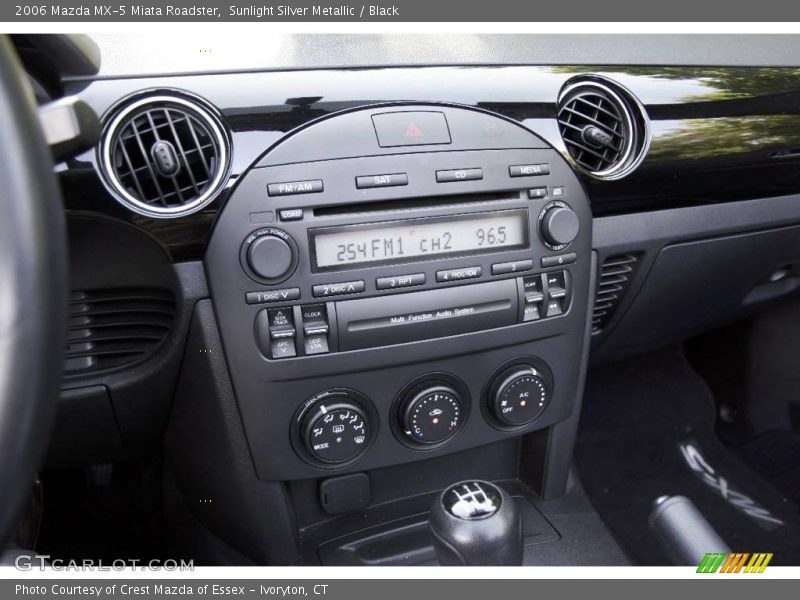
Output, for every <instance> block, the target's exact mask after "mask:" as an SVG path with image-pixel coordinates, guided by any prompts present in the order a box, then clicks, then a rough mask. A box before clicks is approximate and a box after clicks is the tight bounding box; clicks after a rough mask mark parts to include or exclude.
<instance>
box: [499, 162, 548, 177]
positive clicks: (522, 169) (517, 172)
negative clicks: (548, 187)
mask: <svg viewBox="0 0 800 600" xmlns="http://www.w3.org/2000/svg"><path fill="white" fill-rule="evenodd" d="M508 174H509V175H510V176H511V177H536V176H539V175H550V165H549V164H547V163H539V164H537V165H512V166H510V167H508Z"/></svg>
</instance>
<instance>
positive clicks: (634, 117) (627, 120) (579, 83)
mask: <svg viewBox="0 0 800 600" xmlns="http://www.w3.org/2000/svg"><path fill="white" fill-rule="evenodd" d="M617 88H619V89H617ZM557 121H558V129H559V133H560V134H561V139H562V140H563V142H564V147H565V150H566V153H567V156H568V158H569V160H570V162H571V163H572V164H573V165H574V166H575V167H576V168H578V169H580V170H581V171H583V172H584V173H588V174H589V175H591V176H592V177H596V178H598V179H608V180H613V179H620V178H622V177H625V176H626V175H628V174H630V173H631V172H632V171H633V170H634V169H635V168H636V167H638V166H639V164H641V162H642V160H643V159H644V156H645V154H646V153H647V149H648V147H649V143H650V124H649V120H648V118H647V114H646V112H645V110H644V107H643V106H642V105H641V103H640V102H639V101H638V100H637V99H636V98H635V97H634V96H633V95H632V94H630V92H627V90H623V89H622V88H621V87H620V86H617V85H615V84H613V83H611V82H608V83H606V82H604V81H599V80H595V79H584V78H581V79H578V80H573V82H572V83H569V84H568V85H566V86H565V87H564V89H563V90H562V91H561V93H560V94H559V97H558V114H557Z"/></svg>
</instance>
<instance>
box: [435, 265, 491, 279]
mask: <svg viewBox="0 0 800 600" xmlns="http://www.w3.org/2000/svg"><path fill="white" fill-rule="evenodd" d="M481 272H482V269H481V267H479V266H475V267H463V268H461V269H447V270H444V271H436V281H437V282H438V283H445V282H448V281H461V280H463V279H475V278H476V277H480V276H481Z"/></svg>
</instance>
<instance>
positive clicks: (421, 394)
mask: <svg viewBox="0 0 800 600" xmlns="http://www.w3.org/2000/svg"><path fill="white" fill-rule="evenodd" d="M462 413H463V410H462V407H461V400H460V399H459V397H458V393H457V392H456V391H455V390H454V389H453V388H451V387H450V386H446V385H437V386H428V387H424V388H423V389H422V390H420V391H418V392H417V393H411V394H409V397H408V398H407V399H406V400H405V401H404V402H403V403H402V404H401V406H400V413H399V416H400V426H401V427H402V430H403V432H404V433H405V434H406V435H407V436H408V437H409V438H410V439H411V440H412V441H413V442H416V443H418V444H439V443H441V442H444V441H445V440H447V439H448V438H450V437H452V436H453V435H454V434H455V433H456V431H458V428H459V427H460V426H461V420H462Z"/></svg>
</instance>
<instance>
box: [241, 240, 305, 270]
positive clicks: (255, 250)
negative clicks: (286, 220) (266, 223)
mask: <svg viewBox="0 0 800 600" xmlns="http://www.w3.org/2000/svg"><path fill="white" fill-rule="evenodd" d="M244 253H245V257H244V258H245V260H246V261H247V267H249V270H250V271H251V272H252V274H253V275H255V276H256V278H258V279H260V280H263V281H264V282H265V283H277V282H279V281H282V280H284V279H286V277H287V276H289V275H290V274H291V273H292V271H294V268H295V266H296V265H297V250H296V247H295V244H294V241H293V240H292V238H290V237H289V235H288V234H286V233H284V232H283V231H279V230H272V231H271V232H269V233H261V232H256V234H254V235H253V236H251V237H250V238H248V239H247V240H246V241H245V252H244Z"/></svg>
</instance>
